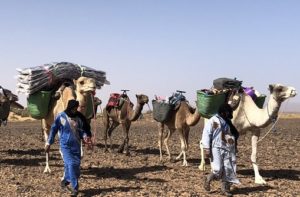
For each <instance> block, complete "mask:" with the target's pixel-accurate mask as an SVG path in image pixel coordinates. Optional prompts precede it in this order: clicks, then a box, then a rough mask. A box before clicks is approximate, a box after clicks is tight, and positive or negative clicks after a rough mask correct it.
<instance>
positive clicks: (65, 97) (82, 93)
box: [42, 77, 96, 172]
mask: <svg viewBox="0 0 300 197" xmlns="http://www.w3.org/2000/svg"><path fill="white" fill-rule="evenodd" d="M74 84H75V85H76V90H74V88H73V86H72V85H70V84H63V85H62V86H61V87H60V88H59V89H58V91H57V92H59V94H60V96H59V98H58V99H57V100H54V102H53V103H52V104H51V106H50V109H49V112H48V114H47V117H45V118H44V119H42V126H43V132H44V138H45V141H46V142H47V141H48V136H49V132H50V128H51V125H52V123H53V122H54V118H55V117H56V116H57V114H58V113H60V112H63V111H64V110H65V109H66V107H67V104H68V101H69V100H71V99H77V100H78V101H79V105H80V106H82V107H81V108H80V109H81V110H80V111H81V112H82V113H83V115H85V112H86V109H85V107H84V106H86V100H87V98H88V97H91V93H93V92H95V90H96V83H95V80H94V79H92V78H87V77H80V78H78V79H77V80H74ZM48 161H49V155H48V153H46V167H45V170H44V172H51V170H50V168H49V162H48Z"/></svg>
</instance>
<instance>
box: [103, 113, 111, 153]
mask: <svg viewBox="0 0 300 197" xmlns="http://www.w3.org/2000/svg"><path fill="white" fill-rule="evenodd" d="M102 120H103V126H104V133H103V139H104V146H105V148H104V152H107V150H108V149H107V133H108V129H109V127H110V126H109V117H108V114H107V111H106V109H104V110H103V119H102Z"/></svg>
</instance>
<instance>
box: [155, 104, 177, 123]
mask: <svg viewBox="0 0 300 197" xmlns="http://www.w3.org/2000/svg"><path fill="white" fill-rule="evenodd" d="M152 105H153V118H154V120H156V121H158V122H165V121H167V120H168V119H169V118H170V112H171V110H172V109H173V105H172V104H169V103H165V102H157V101H156V100H152Z"/></svg>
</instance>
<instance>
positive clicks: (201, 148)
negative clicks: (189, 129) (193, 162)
mask: <svg viewBox="0 0 300 197" xmlns="http://www.w3.org/2000/svg"><path fill="white" fill-rule="evenodd" d="M200 155H201V162H200V165H199V167H198V168H199V170H200V171H205V160H204V148H203V144H202V141H200Z"/></svg>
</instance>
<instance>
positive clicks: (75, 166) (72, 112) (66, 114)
mask: <svg viewBox="0 0 300 197" xmlns="http://www.w3.org/2000/svg"><path fill="white" fill-rule="evenodd" d="M78 106H79V102H78V101H76V100H70V101H69V102H68V106H67V109H66V110H65V111H63V112H61V113H59V114H58V115H57V116H56V118H55V121H54V123H53V124H52V126H51V130H50V135H49V138H48V142H47V144H46V147H45V151H46V152H49V150H50V145H52V144H53V143H54V138H55V135H56V134H57V132H59V137H60V138H59V141H60V149H61V152H62V157H63V161H64V177H63V180H62V181H61V187H62V188H65V187H67V185H69V184H70V183H71V186H72V189H71V191H72V193H71V196H77V195H78V189H79V184H78V179H79V176H80V160H81V139H83V141H84V143H86V144H88V145H91V131H90V125H89V124H88V123H87V120H86V119H85V117H84V116H83V115H82V114H81V113H80V112H78V111H77V108H78Z"/></svg>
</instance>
